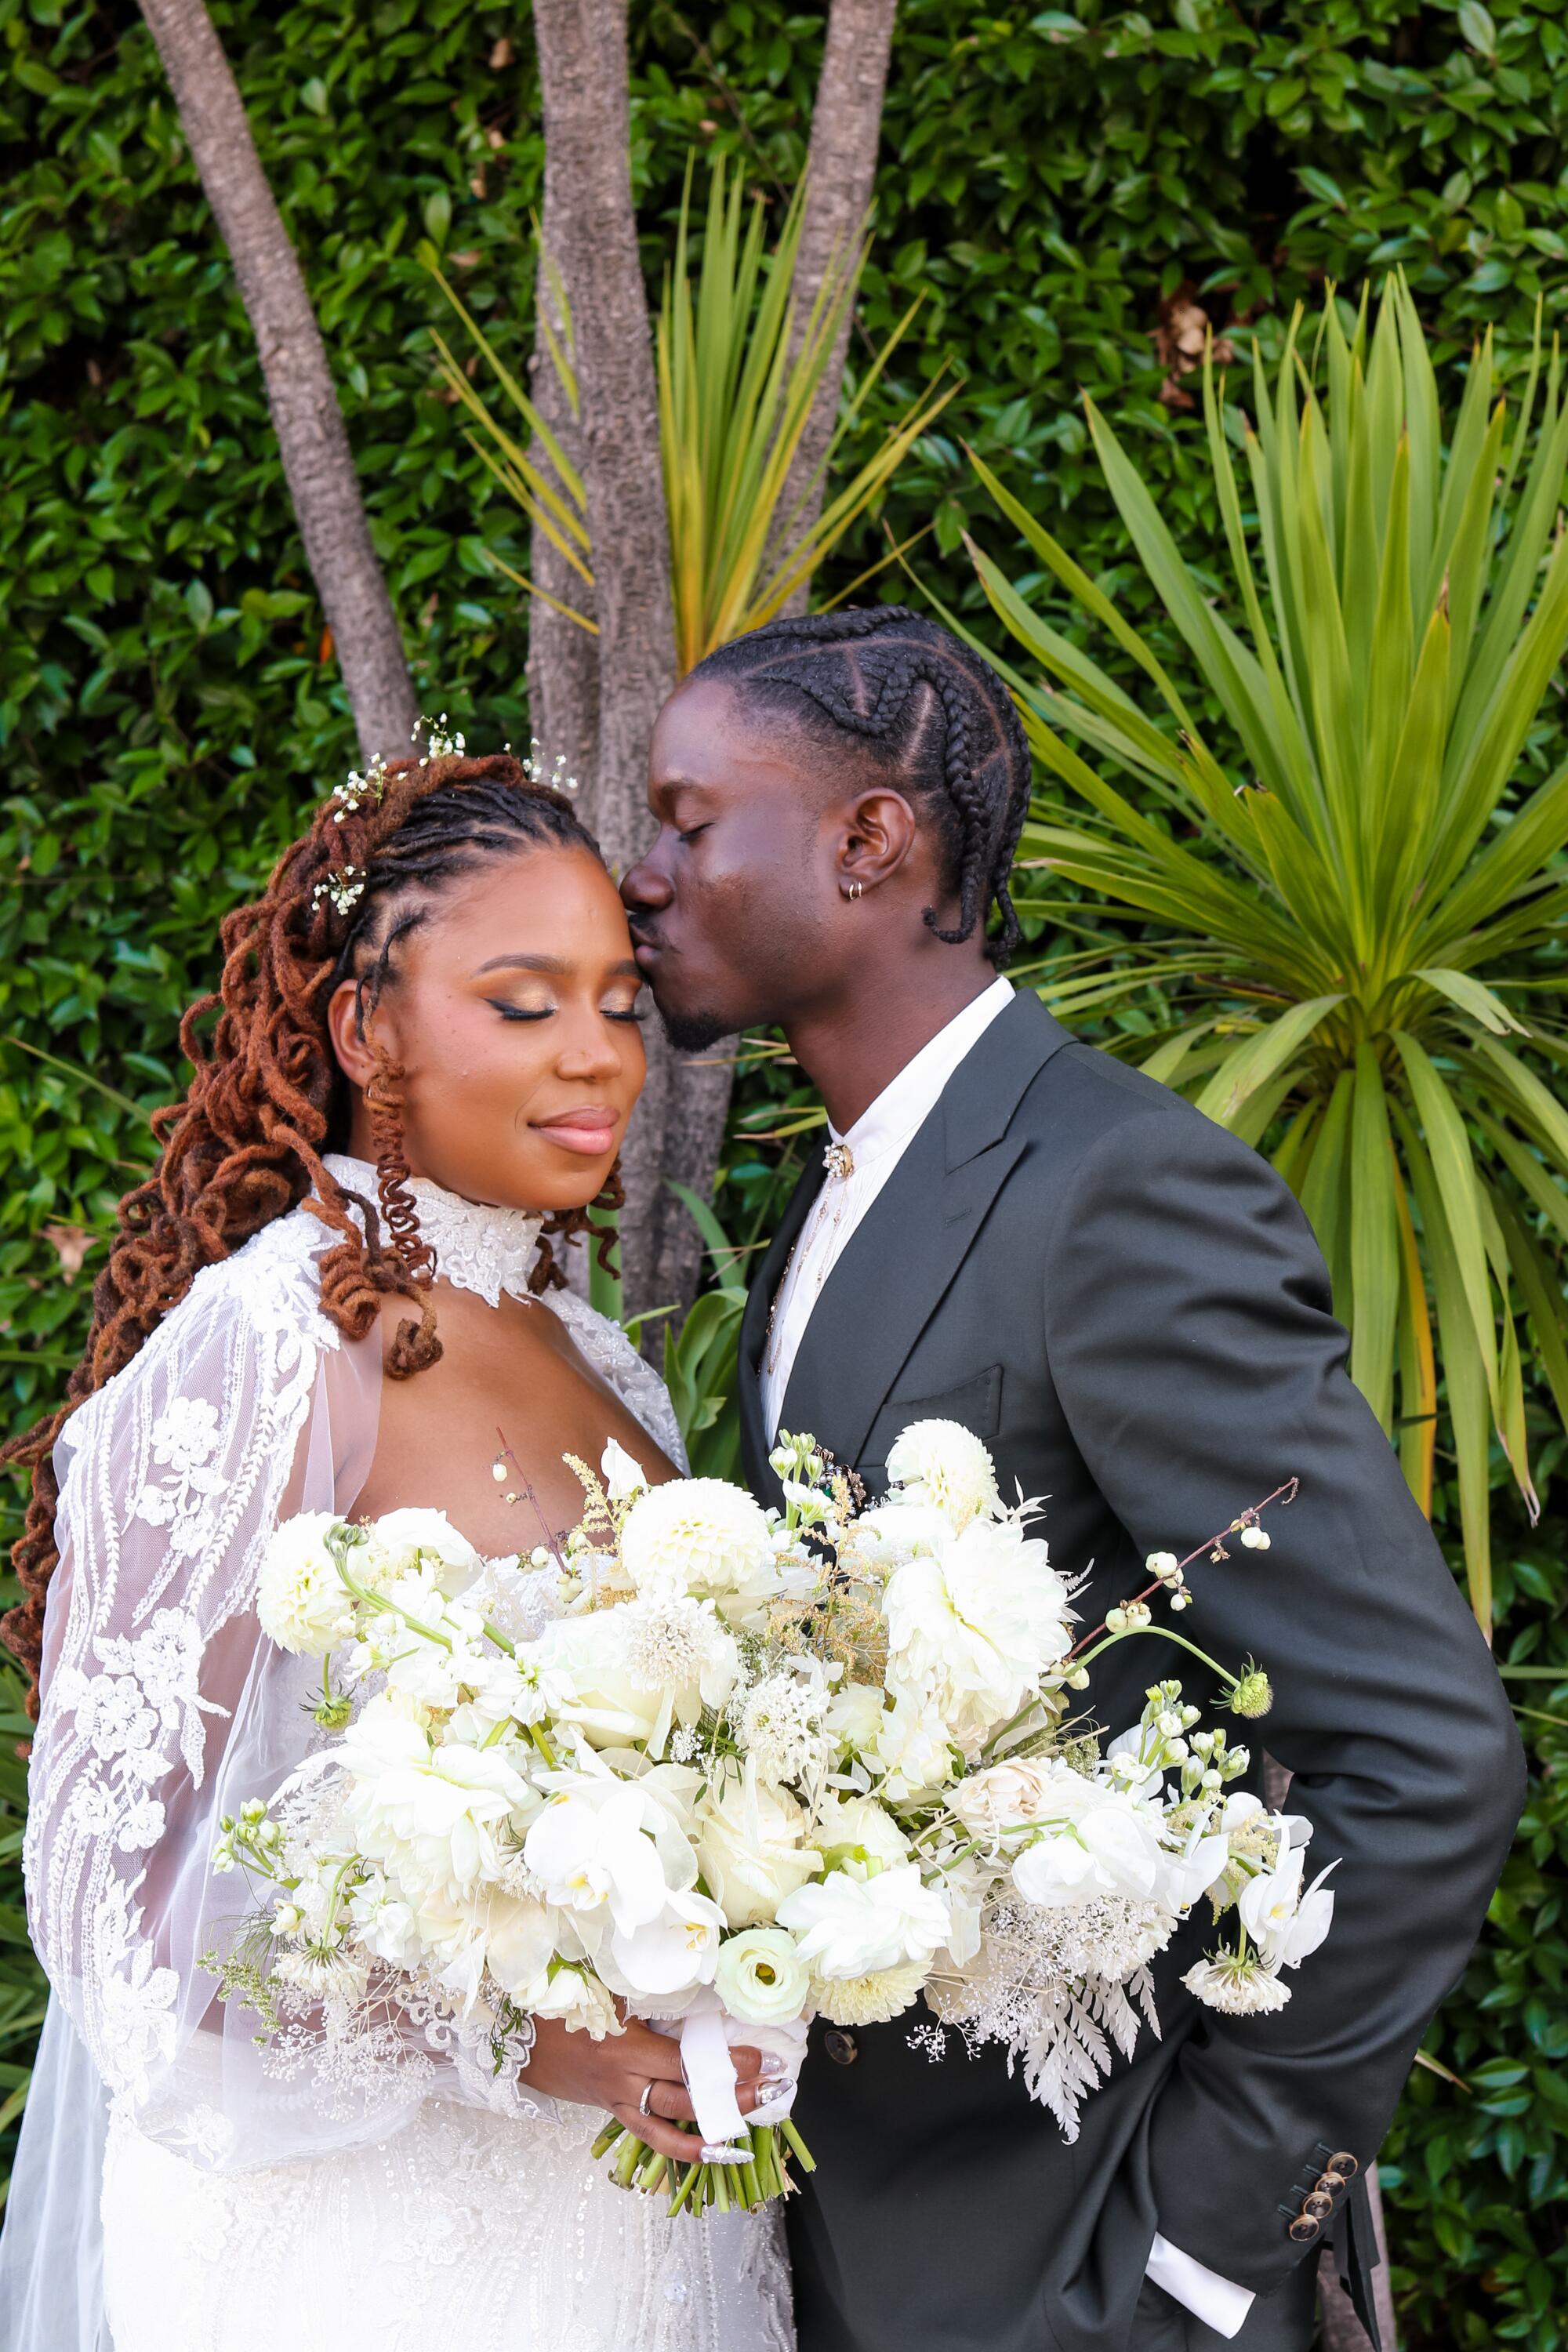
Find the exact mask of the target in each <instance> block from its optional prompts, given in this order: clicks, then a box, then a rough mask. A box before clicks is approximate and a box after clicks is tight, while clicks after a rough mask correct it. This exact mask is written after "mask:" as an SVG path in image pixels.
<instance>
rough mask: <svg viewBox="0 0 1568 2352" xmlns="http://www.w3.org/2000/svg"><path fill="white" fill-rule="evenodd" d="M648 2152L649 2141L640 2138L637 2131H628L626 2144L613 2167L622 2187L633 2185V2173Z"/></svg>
mask: <svg viewBox="0 0 1568 2352" xmlns="http://www.w3.org/2000/svg"><path fill="white" fill-rule="evenodd" d="M646 2154H647V2143H646V2142H645V2141H643V2140H640V2139H638V2137H637V2134H636V2133H635V2132H627V2134H626V2146H625V2147H623V2148H622V2150H621V2152H620V2154H619V2156H617V2157H616V2160H615V2163H614V2164H613V2166H612V2167H611V2171H612V2172H613V2174H614V2176H615V2179H616V2182H617V2184H618V2185H619V2186H620V2187H621V2188H622V2189H629V2188H630V2187H631V2185H632V2175H633V2173H634V2172H635V2171H636V2170H637V2166H638V2165H639V2164H640V2163H641V2161H642V2159H643V2158H644V2156H645V2155H646Z"/></svg>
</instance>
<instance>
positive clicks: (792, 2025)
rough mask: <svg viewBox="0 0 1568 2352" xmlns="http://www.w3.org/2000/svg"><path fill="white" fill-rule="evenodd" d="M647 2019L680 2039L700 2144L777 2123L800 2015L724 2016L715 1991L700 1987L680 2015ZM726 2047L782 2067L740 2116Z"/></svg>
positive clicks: (785, 2100) (789, 2092)
mask: <svg viewBox="0 0 1568 2352" xmlns="http://www.w3.org/2000/svg"><path fill="white" fill-rule="evenodd" d="M651 2022H652V2024H653V2026H654V2030H655V2032H658V2033H667V2034H668V2035H670V2036H671V2038H672V2039H674V2040H678V2041H679V2043H680V2063H681V2068H682V2070H683V2072H684V2074H685V2075H686V2084H687V2088H688V2089H689V2092H690V2093H691V2104H692V2105H693V2107H694V2108H695V2109H696V2111H697V2128H698V2130H699V2131H700V2133H701V2135H702V2138H703V2142H704V2144H705V2145H707V2146H710V2147H720V2146H721V2145H722V2143H723V2142H724V2141H725V2140H732V2139H738V2138H740V2137H742V2135H743V2133H744V2132H745V2130H746V2128H747V2126H748V2125H750V2124H782V2123H783V2121H784V2117H785V2116H787V2115H788V2113H789V2111H790V2109H791V2108H792V2107H793V2106H794V2105H795V2090H796V2087H797V2085H798V2084H799V2081H800V2070H801V2067H802V2065H803V2064H804V2063H805V2042H806V2033H807V2030H808V2029H807V2027H806V2024H805V2020H804V2019H801V2018H791V2019H789V2020H788V2021H786V2022H785V2023H784V2024H782V2025H748V2024H746V2023H745V2022H744V2021H743V2020H742V2019H741V2018H738V2017H731V2015H730V2013H729V2011H727V2010H726V2009H724V2008H723V2007H722V2005H721V2002H720V2000H719V1997H718V1995H717V1993H714V1992H710V1991H703V1992H700V1993H699V1994H698V1995H697V1996H696V1997H695V1999H694V2000H693V2001H692V2003H691V2005H690V2007H689V2009H688V2010H687V2011H686V2012H685V2014H684V2015H683V2016H681V2017H669V2018H655V2019H653V2020H652V2021H651ZM732 2049H743V2050H760V2051H761V2052H762V2053H763V2060H764V2061H766V2060H767V2059H769V2058H773V2059H776V2060H777V2061H778V2063H780V2064H781V2065H782V2066H784V2068H785V2069H786V2070H787V2071H786V2073H785V2074H784V2077H783V2079H782V2081H780V2082H779V2083H778V2084H776V2085H774V2086H773V2089H772V2091H771V2095H769V2097H768V2098H767V2099H766V2100H765V2101H763V2102H762V2103H761V2104H759V2105H757V2106H755V2107H753V2108H752V2112H751V2114H750V2115H749V2116H742V2113H741V2110H740V2108H739V2106H738V2105H736V2101H735V2066H734V2062H733V2060H732V2059H731V2055H730V2053H731V2050H732Z"/></svg>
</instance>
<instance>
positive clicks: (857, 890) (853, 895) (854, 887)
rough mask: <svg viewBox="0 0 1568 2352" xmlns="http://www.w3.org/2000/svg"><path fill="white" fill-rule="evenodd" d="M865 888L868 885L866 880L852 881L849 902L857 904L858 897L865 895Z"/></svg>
mask: <svg viewBox="0 0 1568 2352" xmlns="http://www.w3.org/2000/svg"><path fill="white" fill-rule="evenodd" d="M865 889H866V885H865V884H864V882H851V884H850V885H849V904H850V905H851V906H853V905H854V904H855V901H856V899H857V898H862V897H863V896H864V895H865Z"/></svg>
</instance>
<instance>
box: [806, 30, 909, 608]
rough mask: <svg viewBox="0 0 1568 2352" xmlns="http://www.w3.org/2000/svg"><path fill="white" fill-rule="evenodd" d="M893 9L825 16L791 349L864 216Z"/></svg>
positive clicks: (826, 413) (826, 419)
mask: <svg viewBox="0 0 1568 2352" xmlns="http://www.w3.org/2000/svg"><path fill="white" fill-rule="evenodd" d="M896 5H897V0H833V5H832V7H831V9H830V11H829V13H828V18H827V41H826V47H825V48H824V50H823V53H822V72H821V75H820V76H819V78H818V80H817V85H816V105H815V107H814V108H813V110H812V117H811V146H810V150H809V152H808V153H807V156H806V166H805V168H806V188H805V220H804V221H803V222H802V224H801V233H800V249H799V251H798V253H797V254H796V256H795V289H794V290H795V334H794V341H795V346H796V348H798V347H799V344H800V341H801V339H802V337H803V336H804V334H805V325H806V321H807V320H808V319H809V318H810V316H811V309H812V305H813V303H814V302H815V301H816V298H817V296H818V294H819V293H820V292H821V290H822V287H823V283H824V280H825V279H826V277H827V275H828V272H829V271H830V270H831V269H834V268H840V269H841V268H844V267H845V265H846V264H847V263H848V262H850V261H852V259H853V257H854V254H855V251H856V247H857V246H858V241H859V238H860V235H861V232H862V230H863V229H864V227H865V225H866V217H867V215H868V212H869V210H870V205H871V190H872V185H873V183H874V182H875V179H876V176H877V147H878V142H879V139H880V136H881V129H882V98H883V94H884V92H885V90H886V89H887V86H888V58H889V53H890V51H891V48H892V44H893V16H894V11H895V8H896ZM852 325H853V305H850V306H849V308H847V310H845V313H844V316H843V318H842V319H841V320H840V321H839V325H838V331H837V335H836V336H835V338H834V342H833V349H832V351H831V352H829V354H828V360H827V365H826V368H825V369H824V371H823V375H822V381H821V383H819V384H818V386H817V391H816V400H815V402H814V403H813V405H812V411H811V415H810V416H809V417H808V418H807V420H806V426H805V432H804V433H803V434H802V436H801V438H800V446H799V447H798V448H797V449H796V451H795V461H794V463H793V464H792V466H791V467H790V471H789V478H788V481H787V482H786V484H785V486H784V497H783V499H782V500H781V501H780V509H779V512H780V517H781V530H783V531H787V537H788V541H790V542H791V543H793V542H794V541H796V540H798V539H799V537H800V535H801V533H802V531H804V530H808V529H809V528H810V526H811V525H812V524H813V523H814V522H815V521H816V518H817V516H818V514H819V513H820V512H821V510H822V488H821V486H820V485H818V487H817V488H816V489H814V490H812V491H811V493H810V495H809V497H805V503H804V505H803V506H802V507H801V509H800V511H799V513H798V514H795V519H794V520H793V521H786V520H784V519H786V518H788V517H789V516H790V515H791V514H792V512H793V510H794V509H795V501H796V499H800V498H802V497H803V496H804V495H805V490H806V486H807V484H808V483H809V482H810V481H811V478H812V476H813V475H814V474H815V473H816V469H817V467H819V466H820V465H821V463H822V458H823V453H824V451H825V450H826V447H827V445H828V443H829V441H830V440H831V439H832V438H833V428H834V425H835V424H836V422H837V415H838V397H839V394H840V392H841V391H842V389H843V383H844V362H845V358H846V356H847V352H848V350H849V332H850V328H851V326H852ZM780 551H781V552H782V548H781V550H780ZM808 593H809V588H808V587H807V586H805V585H803V586H802V587H800V588H799V589H797V590H796V592H795V595H794V596H793V597H792V598H791V600H790V605H789V610H790V611H791V612H795V613H804V612H805V605H806V598H807V595H808Z"/></svg>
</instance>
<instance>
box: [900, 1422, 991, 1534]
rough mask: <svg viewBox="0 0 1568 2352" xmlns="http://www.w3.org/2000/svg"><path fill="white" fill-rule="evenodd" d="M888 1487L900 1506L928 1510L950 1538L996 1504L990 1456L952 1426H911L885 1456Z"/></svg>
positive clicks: (958, 1426) (969, 1432) (967, 1432)
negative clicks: (941, 1521) (948, 1528)
mask: <svg viewBox="0 0 1568 2352" xmlns="http://www.w3.org/2000/svg"><path fill="white" fill-rule="evenodd" d="M888 1485H889V1488H890V1489H891V1490H892V1492H893V1493H894V1495H895V1496H897V1497H898V1499H899V1500H900V1501H904V1502H909V1503H929V1504H931V1506H932V1507H934V1508H935V1509H937V1510H939V1511H940V1512H941V1513H942V1517H944V1518H945V1519H946V1520H947V1522H948V1524H949V1525H950V1526H951V1528H952V1531H953V1533H954V1534H955V1535H956V1534H958V1533H959V1532H960V1531H961V1529H963V1528H966V1527H967V1526H968V1525H969V1522H970V1520H971V1519H973V1518H977V1517H979V1516H980V1515H981V1514H982V1513H983V1512H990V1511H994V1510H995V1509H996V1508H997V1507H998V1504H999V1500H1000V1497H999V1496H998V1495H997V1492H996V1468H995V1465H994V1463H993V1461H992V1459H991V1456H990V1454H989V1453H988V1452H987V1451H986V1449H985V1447H984V1445H983V1444H981V1442H980V1440H979V1438H978V1437H976V1436H975V1435H974V1433H973V1431H972V1430H968V1429H965V1428H964V1426H963V1423H962V1422H957V1421H912V1422H910V1425H909V1427H908V1428H907V1429H905V1430H902V1431H900V1434H899V1435H898V1437H897V1438H896V1439H895V1440H894V1442H893V1445H892V1448H891V1450H890V1452H889V1455H888Z"/></svg>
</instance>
